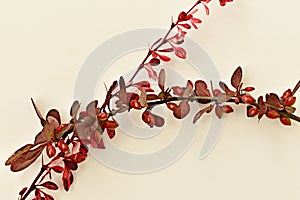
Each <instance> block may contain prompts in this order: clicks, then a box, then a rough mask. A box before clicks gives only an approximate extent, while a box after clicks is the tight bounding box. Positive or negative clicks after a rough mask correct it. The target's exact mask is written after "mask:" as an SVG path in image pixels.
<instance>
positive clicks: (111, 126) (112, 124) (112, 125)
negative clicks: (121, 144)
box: [104, 120, 119, 130]
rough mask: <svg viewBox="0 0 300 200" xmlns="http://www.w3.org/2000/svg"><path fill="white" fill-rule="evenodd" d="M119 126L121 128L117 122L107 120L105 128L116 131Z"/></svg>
mask: <svg viewBox="0 0 300 200" xmlns="http://www.w3.org/2000/svg"><path fill="white" fill-rule="evenodd" d="M118 126H119V124H118V123H117V122H116V121H115V120H113V121H110V120H107V121H105V122H104V127H105V128H107V129H108V130H114V129H116V128H117V127H118Z"/></svg>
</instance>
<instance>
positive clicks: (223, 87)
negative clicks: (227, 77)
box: [219, 81, 235, 96]
mask: <svg viewBox="0 0 300 200" xmlns="http://www.w3.org/2000/svg"><path fill="white" fill-rule="evenodd" d="M219 86H220V88H221V89H222V90H223V91H224V92H225V93H226V94H227V95H229V96H235V92H233V91H232V90H230V89H229V88H228V86H227V85H226V83H224V82H222V81H220V82H219Z"/></svg>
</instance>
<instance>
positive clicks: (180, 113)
mask: <svg viewBox="0 0 300 200" xmlns="http://www.w3.org/2000/svg"><path fill="white" fill-rule="evenodd" d="M190 110H191V107H190V105H189V102H188V101H187V100H184V101H181V102H180V103H179V106H178V107H176V108H174V111H173V115H174V117H176V118H177V119H183V118H185V117H186V116H187V115H188V114H189V112H190Z"/></svg>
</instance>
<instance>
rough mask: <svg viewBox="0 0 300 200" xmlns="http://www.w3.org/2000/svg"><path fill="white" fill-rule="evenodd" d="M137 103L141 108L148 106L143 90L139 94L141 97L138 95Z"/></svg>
mask: <svg viewBox="0 0 300 200" xmlns="http://www.w3.org/2000/svg"><path fill="white" fill-rule="evenodd" d="M139 102H140V103H141V106H142V107H148V104H147V93H146V91H145V90H143V91H142V92H141V95H140V98H139Z"/></svg>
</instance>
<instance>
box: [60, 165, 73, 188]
mask: <svg viewBox="0 0 300 200" xmlns="http://www.w3.org/2000/svg"><path fill="white" fill-rule="evenodd" d="M73 180H74V177H73V174H72V172H71V171H70V169H69V168H68V167H65V170H64V173H63V176H62V183H63V186H64V189H65V190H66V191H67V192H68V191H69V189H70V187H71V185H72V183H73Z"/></svg>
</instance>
